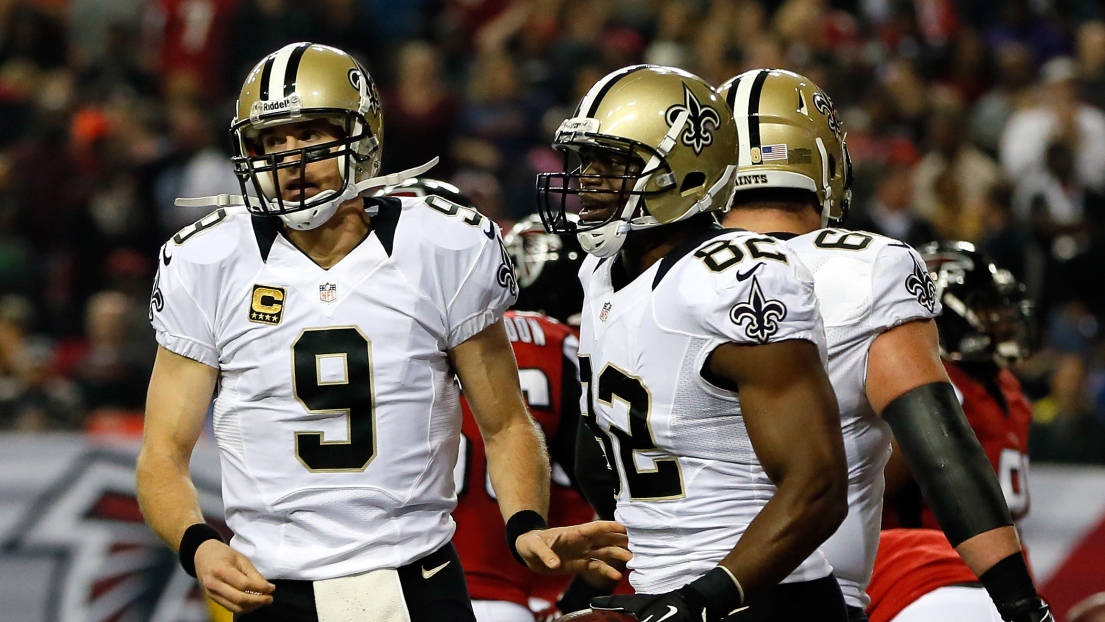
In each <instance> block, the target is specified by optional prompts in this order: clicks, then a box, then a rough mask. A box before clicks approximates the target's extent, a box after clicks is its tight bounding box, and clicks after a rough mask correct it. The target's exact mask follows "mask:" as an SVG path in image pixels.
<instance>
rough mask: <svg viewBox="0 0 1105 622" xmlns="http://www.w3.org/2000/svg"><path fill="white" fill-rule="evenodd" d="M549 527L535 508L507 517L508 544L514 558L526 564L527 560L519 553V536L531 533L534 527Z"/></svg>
mask: <svg viewBox="0 0 1105 622" xmlns="http://www.w3.org/2000/svg"><path fill="white" fill-rule="evenodd" d="M548 527H549V524H548V523H547V522H545V519H544V517H542V516H541V515H540V514H538V513H537V512H534V511H533V510H521V511H518V512H515V513H514V514H513V515H511V517H510V518H509V519H507V521H506V546H507V548H509V549H510V554H511V555H513V556H514V559H516V560H518V563H519V564H522V565H523V566H525V565H526V560H524V559H522V556H521V555H519V554H518V545H517V540H518V536H521V535H522V534H524V533H529V532H531V531H533V530H534V529H548Z"/></svg>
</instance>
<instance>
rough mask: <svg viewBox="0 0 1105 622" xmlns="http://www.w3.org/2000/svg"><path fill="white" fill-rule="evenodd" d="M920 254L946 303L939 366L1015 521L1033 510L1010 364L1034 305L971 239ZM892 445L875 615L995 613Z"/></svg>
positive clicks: (970, 616) (876, 618)
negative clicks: (945, 373)
mask: <svg viewBox="0 0 1105 622" xmlns="http://www.w3.org/2000/svg"><path fill="white" fill-rule="evenodd" d="M918 251H919V252H920V253H921V255H922V257H923V258H924V259H925V263H926V264H927V266H928V270H929V273H930V274H931V275H932V277H933V280H934V281H935V283H936V287H937V292H938V295H939V297H940V302H941V304H942V305H943V312H942V313H941V314H940V315H939V316H937V318H936V323H937V326H938V327H939V330H940V350H941V358H942V360H943V363H944V367H945V368H946V369H947V371H948V376H949V377H950V378H951V381H952V384H953V386H954V387H955V391H956V395H957V396H958V397H959V399H960V402H961V403H962V404H963V412H964V414H965V415H966V416H967V420H968V422H969V423H970V425H971V428H972V429H973V430H974V432H975V435H976V436H977V437H978V440H979V442H980V443H981V444H982V448H983V449H984V450H985V452H986V456H987V458H989V459H990V463H991V465H992V466H993V467H994V471H995V472H997V474H998V481H999V482H1000V483H1001V488H1002V492H1004V494H1005V499H1006V503H1007V504H1008V505H1009V511H1010V514H1011V515H1012V517H1013V519H1014V520H1019V519H1020V518H1022V517H1024V515H1025V514H1026V513H1027V512H1028V507H1029V502H1028V488H1027V482H1026V476H1027V471H1028V457H1027V452H1028V427H1029V424H1030V422H1031V418H1032V411H1031V407H1030V406H1029V403H1028V400H1027V399H1026V398H1025V396H1024V394H1023V393H1022V391H1021V386H1020V383H1019V382H1018V381H1017V379H1016V378H1015V377H1014V376H1013V374H1012V372H1010V371H1009V369H1008V367H1009V366H1010V365H1012V364H1014V363H1016V362H1017V361H1018V360H1020V359H1021V358H1022V357H1023V356H1025V355H1026V354H1027V350H1028V343H1029V335H1030V319H1031V311H1032V309H1031V303H1030V302H1029V301H1028V299H1027V298H1026V296H1025V293H1024V286H1023V285H1021V284H1020V283H1018V282H1017V281H1016V279H1014V278H1013V276H1012V274H1010V273H1009V271H1007V270H1002V269H1000V268H998V267H997V266H995V265H994V264H993V262H992V261H990V259H989V258H987V257H986V256H985V255H984V254H982V253H981V252H979V251H978V250H977V249H975V247H974V246H973V245H971V244H969V243H967V242H945V243H932V244H928V245H926V246H924V247H921V248H919V249H918ZM896 449H897V448H896V447H895V452H894V454H893V455H892V457H891V459H890V462H889V463H888V464H887V466H886V501H887V502H886V506H885V512H884V516H883V527H884V529H885V530H884V531H883V532H882V536H881V538H880V542H879V551H878V555H877V556H876V559H875V570H874V576H873V578H872V580H871V584H870V585H869V586H868V588H867V592H868V595H869V596H870V597H871V605H870V607H869V608H868V614H869V616H870V618H871V621H872V622H889V621H891V620H893V621H894V622H914V621H920V620H941V621H948V622H956V621H958V620H964V621H966V620H970V621H976V620H981V621H987V620H994V621H995V622H997V621H999V620H1001V617H1000V616H999V615H998V612H997V610H996V609H995V608H994V605H993V602H992V601H991V599H990V597H989V595H987V593H986V591H985V590H984V589H983V588H982V585H981V584H980V583H978V579H977V578H976V577H975V575H974V574H973V573H972V572H971V571H970V570H969V569H968V568H967V566H966V565H964V564H963V562H962V560H961V559H960V558H959V556H958V555H957V554H956V552H955V550H954V549H952V547H951V545H950V544H948V541H947V538H946V537H945V536H944V534H943V533H941V532H940V531H938V530H939V525H938V524H937V522H936V518H935V516H934V515H933V513H932V510H931V509H930V508H929V507H928V506H927V504H925V502H924V500H923V499H922V498H921V494H920V490H919V488H918V486H917V484H916V483H915V482H914V481H913V477H912V475H911V474H910V472H909V468H908V466H907V465H906V464H905V461H904V460H903V459H902V457H901V454H900V453H899V452H898V451H896ZM903 528H904V529H903ZM917 528H920V529H917Z"/></svg>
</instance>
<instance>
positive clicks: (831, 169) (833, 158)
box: [829, 153, 836, 179]
mask: <svg viewBox="0 0 1105 622" xmlns="http://www.w3.org/2000/svg"><path fill="white" fill-rule="evenodd" d="M833 177H836V156H834V155H833V154H831V153H830V154H829V178H830V179H831V178H833Z"/></svg>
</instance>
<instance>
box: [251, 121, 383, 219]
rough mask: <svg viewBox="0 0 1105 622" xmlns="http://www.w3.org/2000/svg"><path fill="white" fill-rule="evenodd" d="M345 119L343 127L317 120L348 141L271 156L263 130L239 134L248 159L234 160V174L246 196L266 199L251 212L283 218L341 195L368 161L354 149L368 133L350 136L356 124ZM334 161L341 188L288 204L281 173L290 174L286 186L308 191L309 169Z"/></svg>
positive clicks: (314, 145)
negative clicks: (309, 167)
mask: <svg viewBox="0 0 1105 622" xmlns="http://www.w3.org/2000/svg"><path fill="white" fill-rule="evenodd" d="M344 116H345V120H344V123H343V125H341V126H338V125H336V124H335V123H334V121H336V118H335V117H334V116H318V117H315V118H316V119H325V120H326V121H327V122H329V123H330V124H331V125H332V126H333V127H334V130H335V133H338V134H340V136H346V137H347V138H342V137H339V138H338V139H337V140H332V141H328V142H324V143H317V144H312V145H308V146H305V147H300V148H295V149H288V150H282V151H275V152H272V153H266V152H265V149H264V148H263V146H262V145H261V144H260V143H261V138H260V135H263V134H262V132H264V130H261V131H260V132H259V131H257V130H253V131H249V129H247V128H240V130H239V131H240V132H241V135H242V139H243V142H244V143H245V144H246V146H247V149H248V152H247V155H245V156H243V157H236V158H235V159H234V173H235V175H236V176H237V177H238V181H239V184H240V185H241V186H242V191H243V192H244V193H247V192H248V193H249V194H251V195H253V196H258V197H264V198H265V199H266V200H265V201H262V202H260V204H258V205H251V209H253V210H254V211H255V212H256V213H258V214H263V215H269V216H280V215H284V214H290V213H294V212H299V211H302V210H308V209H312V208H314V207H317V206H318V205H320V204H322V203H324V202H326V201H327V200H329V198H330V197H333V196H334V195H335V194H341V193H342V192H343V191H344V190H345V189H346V187H348V186H349V184H350V180H351V179H352V178H353V177H354V174H355V171H356V166H358V165H359V164H361V163H363V162H364V161H365V160H366V158H365V156H362V155H361V154H359V153H357V151H356V149H355V145H356V144H357V143H358V142H360V141H362V140H365V138H366V137H367V131H366V130H362V131H361V133H360V134H357V135H350V132H352V131H353V129H354V126H355V120H354V118H353V115H351V114H346V115H344ZM310 119H311V118H310V117H306V118H303V119H299V120H296V121H289V122H287V123H286V124H280V125H291V124H293V123H303V122H304V121H309V120H310ZM272 127H279V125H269V126H268V128H272ZM362 127H363V124H362ZM268 128H266V129H268ZM250 129H252V128H250ZM334 159H337V163H336V166H337V171H338V174H339V175H340V178H341V186H340V187H339V188H327V189H326V190H324V191H323V192H320V193H318V194H316V195H315V196H313V197H307V196H306V194H304V195H303V196H301V198H300V199H299V200H288V199H285V198H284V196H283V193H282V192H281V191H280V189H281V183H280V180H279V178H278V177H279V173H280V171H290V172H291V176H290V178H289V179H286V180H285V182H284V184H283V185H285V186H286V185H298V186H299V187H306V186H307V184H308V177H307V167H308V166H310V165H312V164H315V163H319V162H325V161H328V160H334ZM247 184H248V186H247Z"/></svg>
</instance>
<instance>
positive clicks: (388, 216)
mask: <svg viewBox="0 0 1105 622" xmlns="http://www.w3.org/2000/svg"><path fill="white" fill-rule="evenodd" d="M364 201H365V206H366V207H367V206H369V205H372V204H375V205H377V206H379V208H380V211H379V212H377V213H376V215H375V216H373V217H372V232H373V233H375V234H376V239H378V240H380V246H383V247H384V252H385V253H387V255H388V257H391V251H392V249H393V248H394V247H395V228H396V226H398V224H399V216H400V215H402V213H403V202H402V201H400V200H399V199H397V198H395V197H369V198H366V199H365V200H364Z"/></svg>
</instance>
